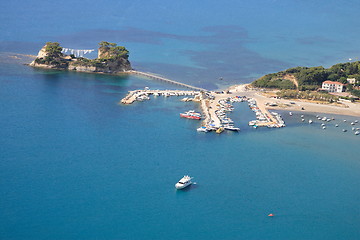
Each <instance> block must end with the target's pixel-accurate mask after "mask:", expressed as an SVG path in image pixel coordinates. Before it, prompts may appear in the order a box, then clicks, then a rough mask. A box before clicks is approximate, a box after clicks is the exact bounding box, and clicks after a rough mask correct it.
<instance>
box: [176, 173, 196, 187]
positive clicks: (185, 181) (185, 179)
mask: <svg viewBox="0 0 360 240" xmlns="http://www.w3.org/2000/svg"><path fill="white" fill-rule="evenodd" d="M191 179H193V178H192V177H190V176H188V175H185V176H184V177H183V178H181V179H180V180H179V181H178V182H177V183H176V184H175V188H176V189H183V188H186V187H187V186H189V185H191V184H192V182H191Z"/></svg>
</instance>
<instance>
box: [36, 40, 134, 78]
mask: <svg viewBox="0 0 360 240" xmlns="http://www.w3.org/2000/svg"><path fill="white" fill-rule="evenodd" d="M99 45H100V47H99V57H98V58H96V59H87V58H83V57H78V58H76V57H75V56H74V55H73V54H71V55H70V56H65V55H63V54H62V53H61V51H62V47H60V44H59V43H57V42H54V43H53V42H48V43H46V45H45V52H46V55H45V56H44V57H41V58H36V59H35V63H36V64H45V65H50V66H55V67H56V68H68V67H69V66H74V67H75V68H72V69H74V70H75V69H76V67H78V66H82V67H95V70H94V69H93V70H90V71H96V72H107V73H111V72H117V71H124V70H130V69H131V66H130V62H129V61H128V58H129V51H128V50H127V49H126V48H125V47H122V46H117V45H116V44H115V43H109V42H105V41H103V42H100V43H99Z"/></svg>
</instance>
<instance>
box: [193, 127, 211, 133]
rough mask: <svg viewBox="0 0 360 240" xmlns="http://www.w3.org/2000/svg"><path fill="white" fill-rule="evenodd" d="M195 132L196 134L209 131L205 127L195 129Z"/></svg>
mask: <svg viewBox="0 0 360 240" xmlns="http://www.w3.org/2000/svg"><path fill="white" fill-rule="evenodd" d="M196 131H198V132H208V131H210V130H209V129H208V128H207V127H199V128H198V129H196Z"/></svg>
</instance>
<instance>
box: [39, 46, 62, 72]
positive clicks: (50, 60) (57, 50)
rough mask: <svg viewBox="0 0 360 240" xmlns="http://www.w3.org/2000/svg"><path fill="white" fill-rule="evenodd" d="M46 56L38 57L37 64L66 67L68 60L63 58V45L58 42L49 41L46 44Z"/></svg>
mask: <svg viewBox="0 0 360 240" xmlns="http://www.w3.org/2000/svg"><path fill="white" fill-rule="evenodd" d="M45 51H46V56H45V57H44V58H36V59H35V62H36V63H37V64H47V65H54V66H56V67H60V68H65V67H67V66H68V61H67V60H65V59H64V58H63V54H62V53H61V51H62V47H60V44H59V43H57V42H47V43H46V45H45Z"/></svg>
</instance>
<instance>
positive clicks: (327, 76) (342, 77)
mask: <svg viewBox="0 0 360 240" xmlns="http://www.w3.org/2000/svg"><path fill="white" fill-rule="evenodd" d="M285 76H287V77H288V76H292V77H295V79H296V80H297V82H298V84H299V90H301V91H306V90H316V89H318V88H320V87H321V84H322V82H324V81H326V80H331V81H338V82H342V83H347V80H346V79H347V78H355V79H356V83H355V86H359V85H360V62H359V61H357V62H351V63H350V62H348V63H339V64H336V65H334V66H332V67H330V68H328V69H325V68H324V67H321V66H320V67H311V68H308V67H295V68H290V69H287V70H285V71H281V72H278V73H272V74H267V75H265V76H263V77H261V78H259V79H257V80H256V81H254V82H253V83H252V85H253V86H255V87H260V88H278V89H294V88H295V87H294V85H293V84H290V83H288V82H285V81H284V77H285ZM290 82H291V81H290Z"/></svg>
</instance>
